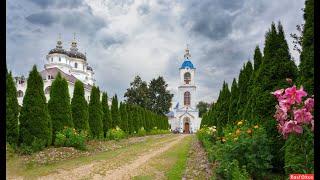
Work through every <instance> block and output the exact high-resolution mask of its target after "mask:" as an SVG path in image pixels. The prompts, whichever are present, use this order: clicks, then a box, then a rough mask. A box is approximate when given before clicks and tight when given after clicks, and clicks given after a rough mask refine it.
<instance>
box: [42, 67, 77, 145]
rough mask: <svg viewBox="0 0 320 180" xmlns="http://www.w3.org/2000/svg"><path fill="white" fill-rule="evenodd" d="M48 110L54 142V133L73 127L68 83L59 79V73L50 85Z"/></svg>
mask: <svg viewBox="0 0 320 180" xmlns="http://www.w3.org/2000/svg"><path fill="white" fill-rule="evenodd" d="M48 109H49V114H50V117H51V121H52V136H53V140H54V139H55V135H56V132H58V131H61V130H63V128H64V127H73V121H72V115H71V106H70V96H69V90H68V83H67V81H66V80H65V79H64V78H62V77H61V74H60V72H59V73H58V75H57V76H56V78H55V80H54V81H53V82H52V85H51V90H50V99H49V101H48Z"/></svg>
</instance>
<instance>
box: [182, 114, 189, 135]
mask: <svg viewBox="0 0 320 180" xmlns="http://www.w3.org/2000/svg"><path fill="white" fill-rule="evenodd" d="M183 133H185V134H189V133H190V119H189V118H188V117H185V118H183Z"/></svg>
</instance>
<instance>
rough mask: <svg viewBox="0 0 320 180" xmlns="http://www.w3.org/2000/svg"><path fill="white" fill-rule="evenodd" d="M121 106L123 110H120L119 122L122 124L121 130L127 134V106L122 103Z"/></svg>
mask: <svg viewBox="0 0 320 180" xmlns="http://www.w3.org/2000/svg"><path fill="white" fill-rule="evenodd" d="M122 106H123V108H122V113H121V121H122V124H123V130H124V131H125V132H127V133H128V132H129V125H128V119H129V116H128V111H127V104H126V103H123V104H122Z"/></svg>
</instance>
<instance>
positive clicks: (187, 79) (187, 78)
mask: <svg viewBox="0 0 320 180" xmlns="http://www.w3.org/2000/svg"><path fill="white" fill-rule="evenodd" d="M190 81H191V74H190V73H189V72H186V73H185V74H184V82H185V83H186V84H189V82H190Z"/></svg>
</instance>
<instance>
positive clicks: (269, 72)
mask: <svg viewBox="0 0 320 180" xmlns="http://www.w3.org/2000/svg"><path fill="white" fill-rule="evenodd" d="M305 5H306V7H305V9H304V19H305V25H304V30H303V35H302V52H301V54H300V65H299V68H298V67H297V66H296V65H295V63H294V61H293V60H292V58H291V55H290V52H289V48H288V44H287V41H286V39H285V34H284V30H283V27H282V25H281V23H280V22H279V23H278V26H277V27H276V25H275V24H274V23H272V24H271V28H270V29H269V30H268V32H267V33H266V35H265V47H264V49H263V54H262V53H261V51H260V48H259V47H258V46H256V48H255V50H254V55H253V64H252V63H251V62H250V61H248V62H246V63H245V64H244V65H243V67H242V69H241V70H240V74H239V77H238V81H237V80H236V79H235V78H234V79H233V82H232V85H231V89H229V87H228V84H227V83H226V82H223V86H222V89H221V90H220V93H219V97H218V99H217V101H216V102H215V103H214V104H212V106H211V109H210V110H209V111H208V112H207V113H206V114H204V116H203V118H202V122H201V126H202V127H203V126H204V125H207V126H213V125H215V126H217V128H218V130H220V131H218V132H219V133H220V136H223V132H222V129H223V127H225V126H226V125H227V124H234V122H235V121H237V120H240V119H246V120H247V121H249V123H252V124H257V123H258V124H261V125H262V126H264V127H265V128H266V130H267V135H268V137H269V139H270V142H271V143H272V145H271V147H272V150H271V151H272V152H271V153H272V154H273V155H274V157H273V159H272V165H273V169H274V170H275V171H282V172H283V170H284V169H283V167H284V148H283V146H284V142H285V141H284V140H283V139H282V137H281V136H279V133H278V132H277V129H276V121H275V120H274V118H273V115H274V113H275V105H276V104H277V101H276V99H275V98H274V97H273V96H272V95H271V94H270V92H273V91H275V90H277V89H281V88H286V87H288V83H287V82H286V78H290V79H292V80H293V82H294V83H295V84H301V85H303V86H304V89H305V90H306V91H307V92H308V94H310V95H312V94H313V84H314V50H313V48H314V35H313V26H314V25H313V0H307V1H306V3H305Z"/></svg>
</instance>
